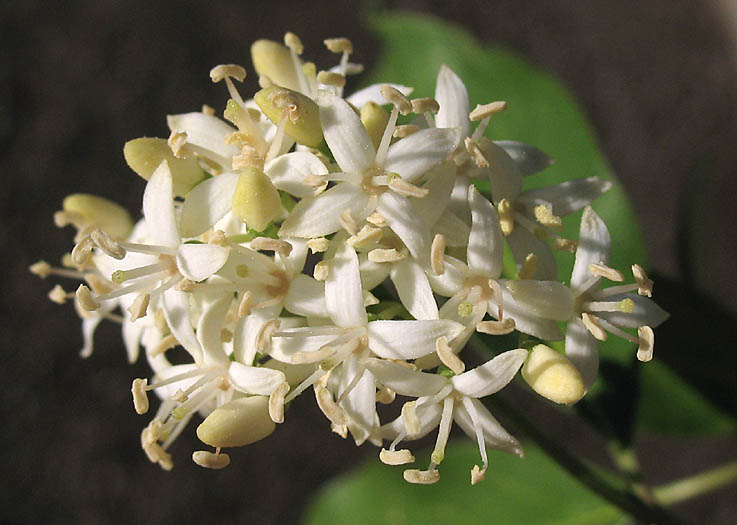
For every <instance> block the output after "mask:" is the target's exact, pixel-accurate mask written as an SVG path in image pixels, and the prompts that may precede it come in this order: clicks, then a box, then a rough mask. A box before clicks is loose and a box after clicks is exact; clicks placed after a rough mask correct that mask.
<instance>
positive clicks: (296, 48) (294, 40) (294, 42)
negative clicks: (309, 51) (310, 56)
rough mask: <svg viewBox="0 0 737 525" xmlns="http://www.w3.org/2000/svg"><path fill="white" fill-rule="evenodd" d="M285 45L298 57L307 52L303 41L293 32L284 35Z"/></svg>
mask: <svg viewBox="0 0 737 525" xmlns="http://www.w3.org/2000/svg"><path fill="white" fill-rule="evenodd" d="M284 45H286V46H287V47H288V48H289V49H291V50H292V51H293V52H294V53H296V54H297V55H301V54H302V52H303V51H304V50H305V46H303V45H302V41H301V40H300V39H299V37H298V36H297V35H295V34H294V33H292V32H291V31H287V32H286V33H285V34H284Z"/></svg>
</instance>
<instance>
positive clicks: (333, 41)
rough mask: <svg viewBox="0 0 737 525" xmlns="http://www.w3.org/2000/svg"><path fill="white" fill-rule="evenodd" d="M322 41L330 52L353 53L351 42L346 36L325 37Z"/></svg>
mask: <svg viewBox="0 0 737 525" xmlns="http://www.w3.org/2000/svg"><path fill="white" fill-rule="evenodd" d="M322 42H323V44H325V47H327V48H328V50H330V52H332V53H348V54H349V55H350V54H352V53H353V43H352V42H351V41H350V40H348V39H347V38H326V39H325V40H323V41H322Z"/></svg>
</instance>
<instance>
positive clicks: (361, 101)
mask: <svg viewBox="0 0 737 525" xmlns="http://www.w3.org/2000/svg"><path fill="white" fill-rule="evenodd" d="M383 85H385V84H372V85H370V86H368V87H365V88H363V89H359V90H358V91H356V92H355V93H353V94H352V95H351V96H349V97H346V101H347V102H348V103H349V104H353V105H354V106H355V107H356V108H358V109H361V108H362V107H363V106H364V105H365V104H366V103H367V102H373V103H374V104H378V105H379V106H383V105H384V104H386V99H385V98H384V96H383V95H382V94H381V86H383ZM388 85H389V86H391V87H393V88H394V89H397V90H399V91H400V92H401V93H402V94H404V95H405V96H407V97H408V96H409V95H410V94H411V93H412V91H414V89H412V88H411V87H408V86H403V85H401V84H388Z"/></svg>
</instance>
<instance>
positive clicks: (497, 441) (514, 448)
mask: <svg viewBox="0 0 737 525" xmlns="http://www.w3.org/2000/svg"><path fill="white" fill-rule="evenodd" d="M471 403H473V406H474V408H475V409H476V412H477V413H478V415H479V419H481V427H482V428H483V431H484V441H485V442H486V446H487V447H491V448H494V449H496V450H502V451H504V452H509V453H510V454H516V455H517V456H520V457H522V455H523V453H522V445H520V444H519V441H517V440H516V439H515V438H514V436H512V434H510V433H509V432H507V431H506V430H505V429H504V427H503V426H502V425H501V424H500V423H499V421H497V420H496V418H495V417H494V416H492V415H491V412H489V411H488V410H487V409H486V407H485V406H484V405H483V404H482V403H481V402H480V401H479V400H478V399H471ZM453 419H454V420H455V422H456V423H458V426H459V427H461V428H462V429H463V431H464V432H465V433H466V434H467V435H468V436H469V437H470V438H471V439H474V440H475V439H476V432H475V431H474V429H473V421H472V420H471V416H470V414H469V413H468V411H466V408H465V407H464V406H463V404H462V403H457V404H456V405H455V408H454V410H453Z"/></svg>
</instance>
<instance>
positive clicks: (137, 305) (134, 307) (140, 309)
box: [128, 293, 151, 322]
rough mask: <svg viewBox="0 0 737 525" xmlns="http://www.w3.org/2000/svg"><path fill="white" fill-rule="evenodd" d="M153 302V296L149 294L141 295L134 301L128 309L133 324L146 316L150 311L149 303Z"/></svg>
mask: <svg viewBox="0 0 737 525" xmlns="http://www.w3.org/2000/svg"><path fill="white" fill-rule="evenodd" d="M150 301H151V296H150V295H149V294H147V293H143V294H140V295H139V296H138V297H136V298H135V299H134V300H133V303H131V305H130V306H129V307H128V313H129V314H130V316H131V322H133V321H137V320H138V319H140V318H141V317H145V316H146V311H147V310H148V303H149V302H150Z"/></svg>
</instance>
